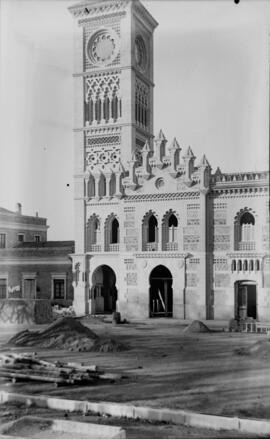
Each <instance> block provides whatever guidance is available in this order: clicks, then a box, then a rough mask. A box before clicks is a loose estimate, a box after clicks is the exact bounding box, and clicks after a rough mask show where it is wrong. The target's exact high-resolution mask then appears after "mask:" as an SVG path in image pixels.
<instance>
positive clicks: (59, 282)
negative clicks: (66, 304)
mask: <svg viewBox="0 0 270 439" xmlns="http://www.w3.org/2000/svg"><path fill="white" fill-rule="evenodd" d="M53 298H54V299H65V279H53Z"/></svg>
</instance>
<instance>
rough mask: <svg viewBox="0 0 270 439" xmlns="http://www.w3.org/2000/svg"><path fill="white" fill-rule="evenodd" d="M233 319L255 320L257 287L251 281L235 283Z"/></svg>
mask: <svg viewBox="0 0 270 439" xmlns="http://www.w3.org/2000/svg"><path fill="white" fill-rule="evenodd" d="M235 317H236V318H242V319H245V318H247V317H250V318H253V319H256V318H257V285H256V283H255V282H252V281H240V282H236V283H235Z"/></svg>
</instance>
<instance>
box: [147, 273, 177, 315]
mask: <svg viewBox="0 0 270 439" xmlns="http://www.w3.org/2000/svg"><path fill="white" fill-rule="evenodd" d="M149 280H150V288H149V300H150V304H149V309H150V317H172V315H173V290H172V274H171V272H170V270H168V268H166V267H164V265H158V266H157V267H155V268H154V269H153V270H152V272H151V274H150V278H149Z"/></svg>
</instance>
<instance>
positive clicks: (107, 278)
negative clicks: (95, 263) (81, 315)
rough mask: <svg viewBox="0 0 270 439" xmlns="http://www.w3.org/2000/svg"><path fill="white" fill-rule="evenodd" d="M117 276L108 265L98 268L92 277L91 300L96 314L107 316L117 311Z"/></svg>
mask: <svg viewBox="0 0 270 439" xmlns="http://www.w3.org/2000/svg"><path fill="white" fill-rule="evenodd" d="M115 283H116V276H115V273H114V271H113V270H112V268H111V267H109V266H108V265H101V266H100V267H98V268H96V270H95V271H94V273H93V276H92V288H91V290H90V299H91V301H92V302H93V306H92V309H93V310H94V313H95V314H103V313H104V314H106V313H112V312H114V311H116V301H117V289H116V286H115Z"/></svg>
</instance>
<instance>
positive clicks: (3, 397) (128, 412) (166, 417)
mask: <svg viewBox="0 0 270 439" xmlns="http://www.w3.org/2000/svg"><path fill="white" fill-rule="evenodd" d="M8 401H16V402H21V403H25V404H26V405H27V406H28V407H30V406H31V405H32V404H35V405H37V406H38V407H48V408H50V409H53V410H60V409H61V410H67V411H70V412H74V411H76V412H78V411H81V412H82V413H84V414H86V413H87V412H92V413H99V414H102V415H103V414H104V415H110V416H114V417H120V418H121V417H125V418H132V419H147V420H148V421H151V422H169V423H172V424H176V425H177V424H180V425H186V426H188V427H200V428H208V429H212V430H218V431H219V430H232V431H238V432H241V433H245V434H252V435H255V436H256V437H268V438H269V435H270V420H268V419H244V418H238V417H233V418H230V417H228V416H215V415H207V414H203V413H194V412H190V411H187V410H177V409H176V410H171V409H167V408H161V409H157V408H152V407H137V406H134V405H132V404H121V403H120V404H118V403H115V402H89V401H76V400H71V399H61V398H53V397H48V396H44V395H42V396H36V395H34V396H33V395H23V394H19V393H17V394H16V393H8V392H5V391H0V404H4V403H6V402H8Z"/></svg>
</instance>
